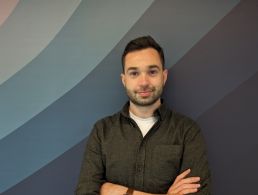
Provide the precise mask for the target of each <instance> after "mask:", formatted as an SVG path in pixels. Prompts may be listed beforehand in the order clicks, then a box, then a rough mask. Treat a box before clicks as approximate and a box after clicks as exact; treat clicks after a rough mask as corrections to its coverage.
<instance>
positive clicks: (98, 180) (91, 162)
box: [75, 125, 105, 195]
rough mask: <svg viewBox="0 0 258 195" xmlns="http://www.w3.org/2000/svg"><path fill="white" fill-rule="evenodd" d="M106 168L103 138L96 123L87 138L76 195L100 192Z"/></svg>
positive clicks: (95, 194)
mask: <svg viewBox="0 0 258 195" xmlns="http://www.w3.org/2000/svg"><path fill="white" fill-rule="evenodd" d="M104 170H105V168H104V163H103V160H102V153H101V140H100V138H99V135H98V129H97V127H96V125H95V126H94V128H93V130H92V132H91V134H90V136H89V138H88V140H87V144H86V149H85V153H84V157H83V162H82V166H81V172H80V176H79V181H78V184H77V188H76V190H75V195H98V194H100V188H101V185H102V184H103V183H104V182H105V171H104Z"/></svg>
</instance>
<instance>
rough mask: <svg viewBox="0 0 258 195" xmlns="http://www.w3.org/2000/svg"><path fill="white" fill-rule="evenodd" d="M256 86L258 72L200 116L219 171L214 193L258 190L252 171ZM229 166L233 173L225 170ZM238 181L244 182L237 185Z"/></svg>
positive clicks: (256, 123)
mask: <svg viewBox="0 0 258 195" xmlns="http://www.w3.org/2000/svg"><path fill="white" fill-rule="evenodd" d="M257 86H258V72H257V73H256V74H254V75H253V76H252V77H251V78H250V79H248V80H247V81H245V82H243V83H241V84H240V85H239V86H238V87H237V88H236V89H235V90H234V91H232V92H231V93H229V94H227V95H226V96H225V97H223V99H221V100H220V101H219V102H217V103H216V105H214V106H213V107H211V108H209V110H207V111H206V112H204V113H202V115H201V116H199V118H198V123H199V124H200V125H201V127H202V130H203V132H204V134H205V135H206V136H205V137H206V140H207V143H208V144H209V145H208V146H209V147H208V148H209V153H210V162H211V165H212V170H213V172H214V173H216V174H214V175H213V183H214V186H213V187H214V189H216V190H215V191H214V193H215V194H236V192H237V193H240V194H257V193H258V189H257V187H256V183H257V182H256V174H250V173H256V172H257V170H258V169H257V164H258V156H257V155H256V154H257V150H258V144H257V136H258V132H257V129H258V120H257V115H258V101H257V99H258V90H257ZM218 143H219V144H218ZM229 167H230V173H234V177H232V174H225V173H228V168H229ZM222 175H223V177H221V176H222ZM225 183H227V184H229V185H225ZM236 183H241V185H240V186H239V187H238V188H237V189H236V188H235V184H236Z"/></svg>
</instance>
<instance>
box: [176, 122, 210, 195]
mask: <svg viewBox="0 0 258 195" xmlns="http://www.w3.org/2000/svg"><path fill="white" fill-rule="evenodd" d="M205 148H206V147H205V142H204V138H203V136H202V134H201V131H200V128H199V126H198V125H197V124H196V123H195V122H192V123H191V125H190V127H188V128H187V132H186V136H185V140H184V152H183V159H182V166H181V171H180V172H183V171H185V170H186V169H188V168H190V169H191V172H190V174H189V177H193V176H196V177H197V176H198V177H200V178H201V180H200V184H201V187H200V188H199V191H198V192H197V193H195V194H196V195H210V194H211V174H210V169H209V165H208V159H207V154H206V150H205Z"/></svg>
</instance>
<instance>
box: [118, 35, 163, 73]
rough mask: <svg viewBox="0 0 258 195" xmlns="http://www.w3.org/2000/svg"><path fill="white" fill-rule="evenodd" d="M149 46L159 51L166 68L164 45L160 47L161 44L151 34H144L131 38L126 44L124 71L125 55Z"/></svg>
mask: <svg viewBox="0 0 258 195" xmlns="http://www.w3.org/2000/svg"><path fill="white" fill-rule="evenodd" d="M147 48H153V49H155V50H156V51H157V52H158V54H159V57H160V60H161V62H162V68H163V69H165V58H164V53H163V49H162V47H160V45H159V44H158V43H157V42H156V41H155V40H154V39H153V38H152V37H151V36H143V37H138V38H136V39H133V40H131V41H130V42H129V43H128V44H127V45H126V47H125V49H124V52H123V55H122V66H123V72H124V68H125V56H126V55H127V54H128V53H130V52H133V51H139V50H142V49H147Z"/></svg>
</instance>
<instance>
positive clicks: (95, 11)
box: [0, 0, 152, 139]
mask: <svg viewBox="0 0 258 195" xmlns="http://www.w3.org/2000/svg"><path fill="white" fill-rule="evenodd" d="M151 2H152V0H147V1H141V3H139V2H138V1H126V2H124V1H117V0H113V1H105V2H102V3H101V6H100V5H99V3H98V2H96V1H93V0H88V1H82V3H81V4H80V6H79V7H78V9H77V10H76V12H75V13H74V15H73V16H72V17H71V18H70V20H69V21H68V22H67V24H66V25H65V26H64V28H63V29H62V31H61V32H59V34H58V35H57V36H56V37H55V39H54V40H53V41H52V42H51V43H50V44H49V45H48V47H47V48H46V49H45V50H44V51H43V52H42V53H41V54H40V55H39V56H38V57H37V58H35V59H34V60H33V61H32V62H31V63H29V64H28V65H27V66H26V67H25V68H24V69H22V71H20V72H18V73H17V74H16V75H15V76H14V77H12V78H11V79H9V80H8V81H7V82H5V83H4V84H2V85H1V86H0V99H1V101H0V107H1V109H0V119H1V122H0V129H1V131H0V139H1V138H3V137H5V136H6V135H8V134H9V133H11V132H12V131H14V130H15V129H16V128H18V127H19V126H21V125H22V124H24V123H25V122H26V121H28V120H29V119H31V118H32V117H33V116H35V115H37V114H38V113H39V112H41V111H42V110H43V109H45V108H46V107H47V106H49V105H50V104H51V103H52V102H54V101H55V100H57V99H58V98H60V97H61V96H62V95H63V94H64V93H66V92H67V91H69V90H70V89H71V88H72V87H74V86H75V85H76V84H77V83H78V82H79V81H81V80H82V79H83V78H84V77H85V76H86V75H87V74H88V73H89V72H90V71H91V70H92V69H93V68H94V67H95V66H96V65H97V64H98V63H99V62H100V61H101V60H102V59H103V58H104V57H105V56H106V55H107V54H108V52H110V50H111V49H112V48H113V47H114V46H115V45H116V44H117V42H118V41H119V40H120V39H121V38H122V37H123V35H124V34H125V33H126V32H127V31H128V29H130V28H131V26H132V25H133V24H134V22H135V21H136V20H137V19H138V18H139V17H140V16H141V15H142V13H143V12H144V11H145V10H146V9H147V8H148V6H150V4H151ZM136 4H137V6H136ZM117 26H119V28H117ZM17 94H19V95H17ZM32 102H33V103H32Z"/></svg>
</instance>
